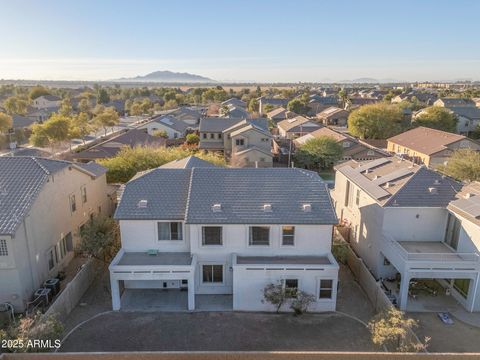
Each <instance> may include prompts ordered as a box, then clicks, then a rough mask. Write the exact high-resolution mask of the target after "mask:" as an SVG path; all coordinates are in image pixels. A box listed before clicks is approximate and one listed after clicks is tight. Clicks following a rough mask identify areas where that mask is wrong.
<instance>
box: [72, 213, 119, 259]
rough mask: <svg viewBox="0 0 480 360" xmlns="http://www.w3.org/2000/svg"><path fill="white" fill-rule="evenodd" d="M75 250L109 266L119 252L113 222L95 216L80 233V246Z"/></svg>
mask: <svg viewBox="0 0 480 360" xmlns="http://www.w3.org/2000/svg"><path fill="white" fill-rule="evenodd" d="M76 250H77V251H78V252H79V253H81V254H83V255H84V256H86V257H92V258H94V259H97V260H100V261H102V262H104V263H107V264H109V263H110V261H111V260H112V259H113V257H114V256H115V254H116V253H117V252H118V251H119V250H120V235H119V229H118V225H117V223H116V222H115V220H113V219H112V218H110V217H107V216H97V217H94V218H93V219H91V220H90V221H88V222H87V223H86V224H85V226H83V227H82V230H81V231H80V244H79V245H78V248H77V249H76Z"/></svg>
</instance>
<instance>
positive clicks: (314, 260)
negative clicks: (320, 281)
mask: <svg viewBox="0 0 480 360" xmlns="http://www.w3.org/2000/svg"><path fill="white" fill-rule="evenodd" d="M237 264H239V265H249V264H275V265H330V264H331V262H330V259H329V258H328V257H327V256H238V257H237Z"/></svg>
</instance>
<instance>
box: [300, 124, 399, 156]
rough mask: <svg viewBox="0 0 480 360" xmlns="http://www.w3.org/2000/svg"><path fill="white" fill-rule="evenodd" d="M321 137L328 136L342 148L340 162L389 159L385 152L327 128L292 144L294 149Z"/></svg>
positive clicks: (302, 137)
mask: <svg viewBox="0 0 480 360" xmlns="http://www.w3.org/2000/svg"><path fill="white" fill-rule="evenodd" d="M321 136H328V137H329V138H332V139H334V140H335V141H336V142H337V143H339V144H340V145H341V146H342V148H343V157H342V160H344V161H345V160H352V159H353V160H357V161H362V160H374V159H378V158H381V157H389V156H390V154H389V153H388V152H386V151H382V150H380V149H377V148H375V147H373V146H371V145H369V144H367V143H365V142H362V141H361V140H358V139H356V138H354V137H353V136H350V135H348V134H344V133H339V132H337V131H334V130H333V129H330V128H328V127H322V128H320V129H318V130H315V131H313V132H311V133H309V134H306V135H303V136H301V137H299V138H297V139H295V140H293V143H294V144H295V147H297V148H298V147H300V146H302V145H304V144H305V143H306V142H307V141H309V140H311V139H316V138H318V137H321Z"/></svg>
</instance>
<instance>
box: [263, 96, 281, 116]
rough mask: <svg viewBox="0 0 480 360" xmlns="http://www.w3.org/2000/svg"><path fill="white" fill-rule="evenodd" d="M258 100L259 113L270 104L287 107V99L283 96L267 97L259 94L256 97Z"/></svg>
mask: <svg viewBox="0 0 480 360" xmlns="http://www.w3.org/2000/svg"><path fill="white" fill-rule="evenodd" d="M257 101H258V112H259V114H260V115H263V114H264V113H265V106H266V105H271V106H273V107H275V108H276V107H280V106H281V107H287V104H288V99H283V98H267V97H265V96H261V97H259V98H257Z"/></svg>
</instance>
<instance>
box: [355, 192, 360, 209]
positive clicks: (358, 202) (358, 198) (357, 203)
mask: <svg viewBox="0 0 480 360" xmlns="http://www.w3.org/2000/svg"><path fill="white" fill-rule="evenodd" d="M355 204H356V205H357V206H358V205H360V189H357V194H356V196H355Z"/></svg>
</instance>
